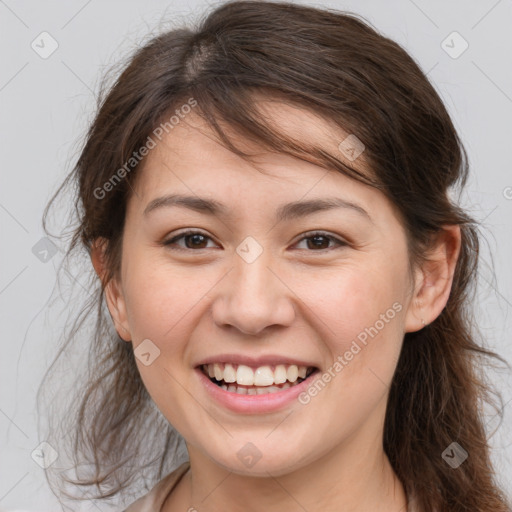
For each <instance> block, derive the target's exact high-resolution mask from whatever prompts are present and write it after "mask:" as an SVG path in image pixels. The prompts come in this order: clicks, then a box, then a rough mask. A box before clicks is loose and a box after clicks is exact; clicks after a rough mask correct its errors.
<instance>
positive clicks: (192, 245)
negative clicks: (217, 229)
mask: <svg viewBox="0 0 512 512" xmlns="http://www.w3.org/2000/svg"><path fill="white" fill-rule="evenodd" d="M182 239H183V240H184V241H185V246H184V247H183V245H181V244H177V242H178V241H179V240H182ZM208 240H211V238H210V237H209V236H206V235H205V234H203V233H201V232H199V231H187V232H185V233H181V234H179V235H177V236H175V237H173V238H171V239H170V240H167V241H166V242H164V243H163V245H165V246H172V245H176V247H175V248H176V249H178V250H187V249H207V245H208Z"/></svg>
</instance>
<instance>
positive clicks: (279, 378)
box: [274, 364, 286, 384]
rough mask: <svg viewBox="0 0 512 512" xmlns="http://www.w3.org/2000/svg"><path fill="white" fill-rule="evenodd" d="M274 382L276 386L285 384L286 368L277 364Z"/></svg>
mask: <svg viewBox="0 0 512 512" xmlns="http://www.w3.org/2000/svg"><path fill="white" fill-rule="evenodd" d="M274 382H275V383H276V384H283V383H284V382H286V366H285V365H284V364H278V365H277V366H276V370H275V372H274Z"/></svg>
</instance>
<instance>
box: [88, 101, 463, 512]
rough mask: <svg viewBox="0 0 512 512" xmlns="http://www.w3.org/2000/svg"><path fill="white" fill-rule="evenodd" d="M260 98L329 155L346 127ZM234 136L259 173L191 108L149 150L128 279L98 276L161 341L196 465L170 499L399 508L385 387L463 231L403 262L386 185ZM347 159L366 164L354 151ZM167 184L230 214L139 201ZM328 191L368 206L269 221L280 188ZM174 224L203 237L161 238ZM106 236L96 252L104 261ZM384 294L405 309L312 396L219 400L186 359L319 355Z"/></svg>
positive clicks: (162, 395)
mask: <svg viewBox="0 0 512 512" xmlns="http://www.w3.org/2000/svg"><path fill="white" fill-rule="evenodd" d="M261 108H262V109H266V112H267V113H268V115H269V117H270V118H271V121H272V123H275V125H276V126H278V127H279V128H280V129H281V130H282V131H283V132H284V133H286V134H287V135H290V136H292V137H295V138H297V139H300V138H301V137H303V134H304V133H307V135H308V139H307V140H308V141H311V142H313V143H321V144H323V145H324V147H325V148H326V149H328V150H330V151H332V152H333V153H334V154H336V153H338V154H339V151H337V147H338V144H339V142H340V141H341V140H343V139H344V138H345V137H346V136H347V134H346V133H343V132H342V131H341V130H340V129H339V128H334V127H333V126H332V125H330V124H329V123H328V122H327V121H325V120H323V119H321V118H319V117H317V116H316V115H314V114H313V113H311V112H309V111H306V110H299V109H297V108H295V107H292V106H289V105H285V104H282V103H281V104H279V103H271V102H265V101H262V102H261ZM228 133H229V132H228ZM237 144H238V145H239V146H240V147H242V148H243V149H248V148H250V149H252V150H253V151H254V153H257V166H258V169H261V170H263V171H264V173H261V172H258V170H256V168H255V166H254V165H252V164H251V163H249V162H247V161H244V160H243V159H241V158H239V157H237V156H236V155H234V154H233V153H231V152H229V151H228V150H227V149H225V148H223V147H222V146H221V145H220V144H218V143H217V141H216V140H215V137H214V135H213V133H212V132H210V130H209V129H208V127H207V126H206V124H205V123H204V122H203V121H202V120H201V118H199V117H198V116H196V114H195V113H191V114H189V115H188V116H187V117H186V119H185V120H183V121H182V122H181V123H180V124H179V125H178V126H176V127H175V128H174V129H173V130H172V132H170V133H169V134H168V135H167V136H166V137H165V138H164V139H163V140H162V143H159V144H158V146H157V147H156V148H155V149H153V150H152V151H151V152H150V154H149V155H148V156H147V158H146V160H145V162H144V166H143V168H142V169H141V170H140V171H139V172H140V174H139V176H138V178H137V182H136V186H135V188H134V191H135V194H134V195H132V197H131V198H130V200H129V202H128V207H127V216H126V223H125V229H124V238H123V245H122V265H121V272H120V278H119V279H118V280H114V281H110V282H109V283H108V284H107V286H106V300H107V304H108V307H109V311H110V313H111V315H112V319H113V321H114V323H115V326H116V329H117V331H118V333H119V335H120V336H121V337H122V338H123V339H124V340H125V341H127V342H130V343H132V344H133V348H134V349H136V347H137V346H138V345H139V344H140V343H141V342H142V341H143V340H145V339H150V340H151V341H152V342H153V343H154V344H155V345H157V346H158V348H159V349H160V356H159V357H158V358H157V359H155V361H154V362H153V363H152V364H151V365H149V366H145V365H143V364H142V363H141V362H140V361H139V360H138V359H137V365H138V368H139V371H140V374H141V376H142V379H143V381H144V384H145V386H146V387H147V389H148V392H149V393H150V395H151V397H152V398H153V400H154V401H155V403H156V405H157V406H158V407H159V409H160V410H161V411H162V413H163V414H164V415H165V417H166V418H167V419H168V421H169V422H170V423H171V424H172V425H173V426H174V427H175V428H176V429H177V430H178V431H179V432H180V433H181V434H182V435H183V437H184V439H185V440H186V443H187V447H188V452H189V456H190V462H191V470H190V471H189V472H188V473H187V474H186V475H185V476H184V477H183V478H182V479H181V481H180V482H179V484H178V485H177V487H176V488H175V490H174V492H172V493H171V494H170V495H169V496H168V497H167V499H166V501H165V504H164V507H163V510H164V512H171V511H177V510H180V511H185V510H188V509H189V507H195V509H196V510H198V511H201V512H209V511H218V510H229V511H242V510H243V511H244V512H251V511H261V510H266V511H269V512H274V511H282V510H287V511H301V512H302V511H303V510H308V511H310V512H312V511H320V510H321V511H323V512H325V511H335V510H336V511H339V510H343V511H347V512H349V511H361V512H362V511H368V512H370V511H372V512H376V511H377V512H379V511H382V512H384V511H386V512H389V511H396V512H398V511H405V510H406V506H407V502H406V495H405V493H404V489H403V486H402V484H401V483H400V481H399V480H398V478H397V477H396V475H395V473H394V472H393V470H392V468H391V466H390V463H389V461H388V459H387V456H386V455H385V453H384V451H383V446H382V434H383V427H384V416H385V411H386V400H387V397H388V392H389V385H390V382H391V380H392V377H393V372H394V370H395V367H396V363H397V358H398V356H399V353H400V349H401V345H402V341H403V337H404V334H405V333H406V332H412V331H417V330H419V329H421V328H423V322H422V319H423V320H424V322H425V323H427V324H428V323H430V322H432V321H433V320H434V319H435V318H436V317H437V316H438V315H439V314H440V312H441V311H442V309H443V308H444V306H445V304H446V302H447V300H448V295H449V291H450V287H451V284H452V278H453V271H454V267H455V263H456V259H457V257H458V253H459V248H460V230H459V228H458V227H457V226H445V229H444V230H443V231H442V233H441V235H440V236H439V238H438V239H437V240H436V241H435V243H434V244H433V246H432V251H431V253H430V255H429V257H430V259H429V261H428V262H426V263H424V264H423V265H422V266H418V267H416V268H414V271H413V272H412V273H411V272H410V271H409V260H408V258H409V255H408V253H407V245H406V234H405V231H404V228H403V225H402V223H401V220H400V217H399V215H398V214H397V212H396V210H395V208H394V207H393V205H392V204H391V203H390V201H389V200H388V199H387V198H386V197H385V196H384V195H383V194H382V193H381V192H380V191H377V190H375V189H372V188H370V187H368V186H366V185H363V184H361V183H358V182H356V181H354V180H351V179H349V178H348V177H346V176H343V175H342V174H340V173H337V172H331V171H326V169H323V168H321V167H318V166H316V165H313V164H312V163H308V162H304V161H301V160H297V159H294V158H291V157H289V156H285V155H282V154H271V153H268V152H265V151H263V150H262V149H259V148H258V147H257V146H255V145H250V144H249V143H248V142H247V141H245V142H244V141H241V140H239V141H238V142H237ZM340 158H342V159H343V158H344V156H343V155H340ZM347 163H349V164H351V165H355V166H358V168H360V169H364V168H365V167H364V153H363V154H362V155H361V156H360V157H359V158H358V159H357V160H355V161H354V162H349V161H347ZM166 193H180V194H186V195H194V196H201V197H207V198H210V199H215V200H217V201H219V202H222V203H223V204H225V205H226V207H227V208H228V209H229V211H230V213H231V214H230V216H226V217H216V216H209V215H207V214H205V213H199V212H196V211H192V210H189V209H186V208H182V207H176V206H173V207H168V208H161V209H157V210H154V211H153V212H151V213H150V214H149V215H148V216H144V215H143V211H144V209H145V207H146V206H147V205H148V203H149V202H150V201H151V200H152V199H154V198H155V197H159V196H162V195H164V194H166ZM333 196H336V197H340V198H343V199H345V200H348V201H352V202H354V203H357V204H358V205H360V206H361V207H362V208H364V210H366V212H367V213H368V215H369V216H370V217H371V220H369V219H368V218H367V217H366V216H365V215H362V214H360V213H358V212H356V211H354V210H351V209H348V208H338V209H332V210H327V211H322V212H316V213H312V214H310V215H307V216H306V217H304V218H299V219H293V220H287V221H281V222H279V223H276V221H275V218H274V215H275V211H276V209H277V208H278V207H279V206H280V205H282V204H284V203H288V202H291V201H297V200H307V199H313V198H321V197H333ZM184 228H194V229H197V230H198V231H200V232H201V233H202V234H204V235H206V236H207V237H209V238H206V239H202V240H200V241H199V242H198V241H197V239H196V240H195V241H194V239H191V237H189V238H188V239H187V238H182V239H180V240H178V241H177V242H175V244H174V245H173V246H167V247H166V246H164V245H163V242H165V241H166V240H170V239H171V238H172V237H173V236H176V235H177V234H179V233H180V232H181V231H184ZM312 230H315V231H316V230H321V231H324V232H326V235H328V236H333V237H335V238H337V239H339V240H340V241H345V242H346V243H345V244H344V245H339V244H337V243H336V241H331V242H329V239H328V238H321V239H320V240H321V244H320V248H317V247H316V246H315V245H314V244H313V242H312V240H311V238H309V239H308V238H304V237H305V236H306V235H305V233H307V232H308V231H312ZM247 236H252V237H253V238H254V239H255V240H257V242H258V243H259V244H260V246H261V247H262V248H263V252H262V254H261V255H260V256H259V257H258V258H257V259H256V260H255V261H254V262H252V263H250V264H249V263H247V262H246V261H245V260H244V259H242V258H241V257H239V256H238V254H237V253H236V248H237V246H238V245H239V244H240V243H241V242H242V241H243V240H244V239H245V238H246V237H247ZM308 236H311V235H309V234H308ZM308 240H309V242H308ZM100 242H101V240H98V243H97V245H95V248H94V250H93V252H92V261H93V264H94V267H95V269H96V272H97V273H98V275H99V276H100V277H101V276H102V275H103V272H104V265H103V259H102V252H101V247H102V246H101V243H100ZM187 243H188V248H187V245H186V244H187ZM194 243H195V244H196V245H194ZM197 245H199V247H200V248H195V247H196V246H197ZM179 248H181V249H182V250H181V251H180V250H178V249H179ZM394 303H399V304H400V306H401V311H400V312H397V313H396V315H395V316H394V318H393V319H392V320H390V321H389V322H387V323H386V324H385V327H384V328H383V329H381V330H380V331H379V332H378V335H376V336H375V337H373V338H370V341H369V342H368V344H367V345H366V346H364V348H363V349H362V350H361V351H360V352H359V353H358V354H357V355H355V356H354V358H353V359H352V360H351V361H350V363H349V364H347V365H346V367H344V368H343V370H342V371H341V372H339V373H337V374H336V377H335V378H333V379H332V380H331V381H330V382H329V383H328V384H327V385H326V387H325V389H323V390H322V391H321V392H319V393H318V394H317V396H315V397H314V398H312V399H311V401H310V402H309V403H308V404H306V405H304V404H301V403H299V402H297V401H294V402H293V403H292V404H291V405H289V406H287V407H285V408H283V409H281V410H279V411H278V412H275V413H267V414H252V415H251V414H237V413H234V412H231V411H229V410H227V409H225V408H223V407H222V406H221V405H217V404H216V403H214V402H213V401H212V400H211V399H210V398H209V395H208V394H207V393H206V390H205V389H204V387H203V386H202V384H201V382H200V381H199V379H198V377H197V375H196V374H195V372H194V371H193V368H194V366H195V365H196V364H197V363H198V362H199V361H200V360H202V359H204V358H205V357H207V356H210V355H216V354H220V353H224V352H227V353H244V354H249V355H253V356H255V357H257V356H260V355H263V354H291V355H293V356H295V357H299V358H301V359H303V360H305V361H310V362H311V363H313V364H314V365H315V366H318V367H319V368H320V369H321V371H325V370H326V369H327V368H329V367H332V365H333V363H334V361H335V360H336V358H337V356H338V355H340V354H344V353H345V352H346V351H347V350H348V349H349V348H350V344H351V342H352V341H353V340H354V339H356V337H357V335H358V334H359V333H361V332H362V331H364V329H365V328H366V327H369V326H373V325H375V323H376V321H377V320H378V319H379V318H381V317H380V315H382V314H384V313H385V312H386V311H387V310H389V309H390V308H391V307H392V305H393V304H394ZM248 442H251V443H253V444H254V445H255V446H256V447H257V449H258V450H259V452H260V453H261V459H260V460H259V461H258V462H257V463H256V464H255V465H254V466H252V467H250V468H248V467H246V466H244V465H243V464H242V463H241V461H240V460H239V458H238V456H237V452H238V451H239V450H240V449H241V448H242V447H243V446H244V445H246V443H248Z"/></svg>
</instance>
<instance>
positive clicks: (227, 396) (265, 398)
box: [195, 368, 318, 414]
mask: <svg viewBox="0 0 512 512" xmlns="http://www.w3.org/2000/svg"><path fill="white" fill-rule="evenodd" d="M195 371H196V372H197V373H198V375H199V379H200V380H201V382H202V383H203V384H204V386H205V388H206V390H207V392H208V393H209V394H210V395H211V397H212V398H213V399H214V400H215V401H216V402H218V403H220V404H221V405H223V406H224V407H226V408H227V409H230V410H231V411H234V412H239V413H256V414H257V413H265V412H273V411H277V410H279V409H282V408H283V407H285V406H286V405H288V404H290V403H291V402H293V401H294V400H295V399H297V397H298V396H299V395H300V394H301V393H302V392H303V391H305V390H306V389H307V388H308V387H309V385H310V384H311V382H312V379H313V378H314V376H316V374H317V373H318V370H315V371H314V372H313V373H312V374H311V375H310V376H309V377H308V378H307V379H305V380H303V381H302V382H301V383H300V384H296V385H295V386H292V387H290V388H287V389H283V390H282V391H276V392H275V393H266V394H264V395H240V394H238V393H235V392H233V391H227V390H225V389H222V388H221V387H220V386H217V384H214V383H213V382H212V381H211V380H210V379H209V378H208V377H207V376H206V375H205V374H204V373H203V372H202V370H201V369H200V368H196V369H195Z"/></svg>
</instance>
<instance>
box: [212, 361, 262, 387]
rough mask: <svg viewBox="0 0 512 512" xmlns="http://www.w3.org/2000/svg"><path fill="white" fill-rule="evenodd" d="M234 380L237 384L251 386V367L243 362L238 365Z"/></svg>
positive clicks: (252, 377) (252, 381) (252, 373)
mask: <svg viewBox="0 0 512 512" xmlns="http://www.w3.org/2000/svg"><path fill="white" fill-rule="evenodd" d="M217 380H220V379H217ZM236 381H237V383H238V384H242V385H243V386H253V385H254V372H253V371H252V368H249V367H248V366H245V365H243V364H240V365H238V368H237V370H236Z"/></svg>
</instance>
